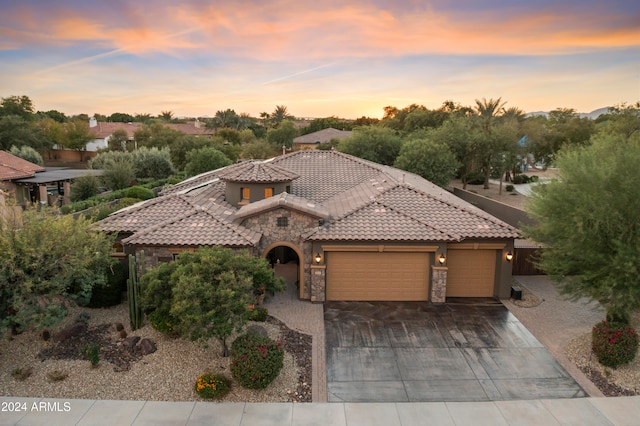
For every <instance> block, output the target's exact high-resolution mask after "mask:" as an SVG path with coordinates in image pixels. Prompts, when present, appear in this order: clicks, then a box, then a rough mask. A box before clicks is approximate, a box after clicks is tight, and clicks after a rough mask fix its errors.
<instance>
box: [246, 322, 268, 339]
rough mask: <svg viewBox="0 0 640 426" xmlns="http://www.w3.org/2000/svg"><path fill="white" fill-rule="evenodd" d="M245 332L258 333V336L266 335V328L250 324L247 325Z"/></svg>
mask: <svg viewBox="0 0 640 426" xmlns="http://www.w3.org/2000/svg"><path fill="white" fill-rule="evenodd" d="M247 334H258V335H260V336H268V333H267V330H266V329H265V328H264V327H262V326H259V325H251V326H249V327H247Z"/></svg>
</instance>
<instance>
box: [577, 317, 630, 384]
mask: <svg viewBox="0 0 640 426" xmlns="http://www.w3.org/2000/svg"><path fill="white" fill-rule="evenodd" d="M631 326H632V327H633V328H635V329H636V331H637V330H640V314H635V315H634V316H633V317H632V321H631ZM566 354H567V358H569V359H570V360H571V362H573V363H574V364H575V365H576V367H578V368H579V369H580V370H581V371H582V372H583V373H584V374H585V375H586V376H587V377H588V378H589V380H591V381H592V382H593V384H594V385H596V386H597V387H598V389H600V391H602V393H603V394H605V395H606V396H632V395H640V354H639V355H636V357H635V359H634V360H633V361H631V362H630V363H628V364H625V365H621V366H619V367H618V368H615V369H614V368H610V367H605V366H603V365H602V364H600V363H599V362H598V359H597V357H596V355H595V354H594V353H593V351H592V350H591V333H587V334H584V335H582V336H580V337H578V338H576V339H573V340H572V341H571V342H569V345H568V346H567V351H566Z"/></svg>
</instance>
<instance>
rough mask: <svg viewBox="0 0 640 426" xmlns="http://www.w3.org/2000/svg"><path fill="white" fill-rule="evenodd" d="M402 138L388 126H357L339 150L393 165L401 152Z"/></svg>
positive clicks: (341, 142) (339, 146)
mask: <svg viewBox="0 0 640 426" xmlns="http://www.w3.org/2000/svg"><path fill="white" fill-rule="evenodd" d="M401 146H402V139H401V138H400V136H399V135H398V134H397V133H396V131H394V130H393V129H390V128H388V127H378V126H368V127H357V128H356V129H354V131H353V135H352V136H351V137H349V138H346V139H343V140H342V141H340V145H338V150H339V151H341V152H344V153H346V154H350V155H355V156H356V157H360V158H364V159H365V160H369V161H373V162H375V163H379V164H384V165H387V166H391V165H393V163H394V162H395V161H396V157H397V156H398V154H399V153H400V147H401Z"/></svg>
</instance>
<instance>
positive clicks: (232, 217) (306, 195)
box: [99, 151, 519, 246]
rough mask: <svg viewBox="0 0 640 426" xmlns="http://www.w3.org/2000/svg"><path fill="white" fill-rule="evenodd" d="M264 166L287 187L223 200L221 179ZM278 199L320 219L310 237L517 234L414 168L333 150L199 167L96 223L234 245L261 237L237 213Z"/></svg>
mask: <svg viewBox="0 0 640 426" xmlns="http://www.w3.org/2000/svg"><path fill="white" fill-rule="evenodd" d="M269 173H275V175H277V176H282V177H284V176H287V177H289V178H292V177H293V176H299V177H298V178H297V179H295V181H294V182H293V183H292V185H291V192H292V193H291V194H287V193H282V194H278V195H276V196H274V197H270V198H267V199H264V200H261V201H257V202H254V203H251V204H248V205H246V206H243V207H241V208H240V209H237V208H235V207H234V206H231V205H229V204H227V203H226V202H225V201H224V189H225V182H224V180H223V179H227V178H231V179H245V178H253V179H257V180H260V179H262V178H263V177H264V176H266V175H268V174H269ZM269 178H270V179H273V178H274V175H271V177H269ZM279 207H285V208H290V209H293V210H298V211H301V212H303V213H306V214H309V215H311V216H314V217H318V218H323V219H325V223H324V225H322V226H320V227H318V228H314V229H313V230H312V231H310V233H309V234H307V235H305V237H307V238H308V239H309V240H344V241H358V240H361V241H374V240H378V241H451V242H458V241H463V240H465V239H509V238H517V237H518V236H519V233H518V231H517V229H515V228H513V227H511V226H510V225H508V224H506V223H504V222H502V221H500V220H498V219H497V218H495V217H493V216H491V215H489V214H488V213H486V212H484V211H482V210H480V209H478V208H477V207H475V206H473V205H471V204H469V203H467V202H466V201H464V200H462V199H460V198H458V197H456V196H455V195H453V194H452V193H450V192H448V191H446V190H445V189H443V188H440V187H438V186H436V185H433V184H432V183H431V182H428V181H426V180H424V179H422V178H421V177H419V176H417V175H414V174H412V173H408V172H405V171H402V170H399V169H394V168H393V167H388V166H382V165H379V164H376V163H373V162H370V161H366V160H362V159H359V158H356V157H353V156H350V155H346V154H342V153H339V152H335V151H298V152H294V153H291V154H287V155H284V156H281V157H276V158H274V159H271V160H266V161H247V162H244V163H239V164H235V165H232V166H228V167H226V168H222V169H218V170H214V171H211V172H207V173H203V174H202V175H199V176H195V177H193V178H191V179H189V180H187V181H184V182H182V183H180V184H178V185H174V186H173V187H170V188H167V189H165V190H164V191H162V192H161V196H160V197H158V198H155V199H153V200H149V201H147V202H145V203H142V204H139V205H136V206H132V207H130V208H128V209H125V210H121V211H119V212H117V213H114V214H113V215H111V216H109V217H107V218H106V219H104V220H103V221H102V222H99V226H100V228H101V229H103V230H105V231H112V232H115V231H120V232H131V233H134V235H132V236H131V237H129V238H128V239H127V240H126V241H129V242H130V243H132V244H152V243H153V244H167V245H169V244H177V245H191V244H194V242H196V241H206V243H203V244H228V245H233V244H235V245H238V246H241V244H246V243H247V241H249V243H253V242H254V241H257V240H259V238H260V237H259V234H257V233H255V232H254V231H251V230H249V229H247V228H245V227H243V226H242V225H241V223H242V222H243V221H244V219H246V218H247V217H251V216H254V215H256V214H261V213H263V212H265V211H269V210H272V209H275V208H279ZM199 208H200V210H198V209H199ZM203 212H204V213H203ZM207 221H208V222H207ZM230 226H231V227H232V228H229V227H230ZM180 227H182V228H183V233H181V231H180V230H179V228H180ZM149 228H152V229H149ZM165 228H166V229H165ZM197 230H200V231H201V232H200V233H198V232H196V231H197ZM151 231H153V232H151ZM143 235H145V236H144V238H143ZM138 237H139V238H138ZM231 243H233V244H231Z"/></svg>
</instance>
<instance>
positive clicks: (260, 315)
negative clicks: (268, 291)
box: [249, 306, 269, 322]
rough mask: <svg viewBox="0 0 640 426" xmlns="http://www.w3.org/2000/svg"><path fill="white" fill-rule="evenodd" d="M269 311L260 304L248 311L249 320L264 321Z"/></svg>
mask: <svg viewBox="0 0 640 426" xmlns="http://www.w3.org/2000/svg"><path fill="white" fill-rule="evenodd" d="M268 315H269V311H268V310H267V308H263V307H261V306H259V307H257V308H255V309H252V310H250V311H249V321H258V322H265V321H266V320H267V316H268Z"/></svg>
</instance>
